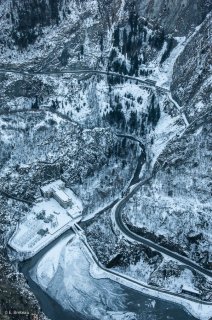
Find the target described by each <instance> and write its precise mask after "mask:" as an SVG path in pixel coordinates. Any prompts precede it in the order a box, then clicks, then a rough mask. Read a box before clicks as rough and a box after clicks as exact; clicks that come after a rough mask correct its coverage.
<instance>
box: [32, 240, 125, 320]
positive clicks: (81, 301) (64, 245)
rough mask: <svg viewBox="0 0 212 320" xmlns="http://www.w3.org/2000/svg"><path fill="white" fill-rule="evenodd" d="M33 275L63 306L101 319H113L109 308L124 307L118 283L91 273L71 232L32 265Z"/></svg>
mask: <svg viewBox="0 0 212 320" xmlns="http://www.w3.org/2000/svg"><path fill="white" fill-rule="evenodd" d="M32 278H33V279H34V280H35V281H36V282H37V283H38V284H39V285H40V286H41V287H42V288H43V289H44V290H46V291H47V292H48V293H49V294H50V295H51V296H52V297H53V298H54V299H56V300H57V301H58V302H59V303H60V304H61V305H62V306H63V308H64V309H71V310H73V309H74V310H76V311H78V312H80V313H82V314H84V315H85V316H86V315H87V316H93V317H95V318H97V319H104V320H109V319H116V318H114V317H111V315H110V312H111V311H114V312H118V311H120V310H124V309H125V307H124V302H125V296H124V294H123V291H122V289H121V287H120V285H119V284H114V283H111V281H110V280H107V279H100V280H98V279H93V278H92V277H91V276H90V274H89V262H88V261H87V259H86V256H85V254H84V251H82V249H81V242H80V240H79V239H78V237H74V238H73V236H70V237H68V238H66V239H64V240H63V241H61V242H59V243H58V244H57V245H56V246H54V247H53V248H52V249H51V250H49V252H48V253H47V254H46V255H44V257H43V258H42V260H41V261H39V262H38V264H37V266H36V268H34V271H33V272H32ZM122 319H124V318H122Z"/></svg>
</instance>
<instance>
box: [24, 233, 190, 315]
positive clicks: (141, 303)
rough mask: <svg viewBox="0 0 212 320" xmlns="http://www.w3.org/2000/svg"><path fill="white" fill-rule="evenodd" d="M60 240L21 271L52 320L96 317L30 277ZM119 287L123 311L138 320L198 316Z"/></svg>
mask: <svg viewBox="0 0 212 320" xmlns="http://www.w3.org/2000/svg"><path fill="white" fill-rule="evenodd" d="M72 233H73V232H72V231H70V230H68V231H67V232H66V233H65V234H64V235H62V236H61V237H60V238H59V239H63V238H64V237H67V236H70V235H71V234H72ZM59 239H57V240H55V241H54V242H53V243H51V244H50V245H49V246H47V247H46V248H44V249H43V250H42V251H41V252H39V253H38V254H37V255H36V256H34V257H33V258H31V259H29V260H27V261H25V262H22V263H21V264H20V270H21V271H22V272H23V273H24V275H25V277H26V278H27V280H28V284H29V286H30V288H31V290H32V292H33V293H34V294H35V296H36V297H37V299H38V301H39V303H40V306H41V308H42V310H43V312H44V313H45V314H46V316H47V317H49V318H50V319H51V320H95V318H94V317H87V316H86V317H85V316H83V315H82V314H79V313H78V312H75V311H67V310H64V309H63V308H62V307H61V305H60V304H58V303H57V302H56V301H55V300H54V299H52V298H51V297H50V296H49V295H48V294H47V293H46V292H44V291H43V290H42V289H41V288H40V287H39V286H38V285H37V284H36V283H35V282H34V281H33V280H32V279H31V277H30V273H29V271H30V270H31V269H33V267H34V266H35V265H36V263H37V262H38V261H39V260H40V259H41V258H42V256H43V255H44V254H45V253H46V252H48V250H49V249H51V248H52V247H53V246H54V245H55V243H56V242H58V240H59ZM70 276H71V274H70ZM99 281H101V280H99ZM109 281H111V284H114V286H115V285H117V284H116V283H115V282H113V281H112V280H109ZM120 286H121V288H122V290H123V292H124V294H125V297H126V300H125V308H124V310H120V311H123V312H134V313H136V314H137V319H139V320H196V318H194V317H193V316H191V315H190V314H188V313H187V312H186V310H184V309H183V308H182V307H181V306H180V305H178V304H175V303H171V302H167V301H163V300H160V299H156V298H151V296H147V295H145V294H142V293H140V292H138V291H136V290H133V289H130V288H128V287H125V286H123V285H120ZM99 320H101V319H99Z"/></svg>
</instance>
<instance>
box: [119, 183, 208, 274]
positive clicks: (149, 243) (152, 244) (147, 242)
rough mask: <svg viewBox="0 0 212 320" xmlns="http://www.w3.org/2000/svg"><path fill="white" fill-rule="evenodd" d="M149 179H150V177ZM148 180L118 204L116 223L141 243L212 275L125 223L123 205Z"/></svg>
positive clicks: (122, 230)
mask: <svg viewBox="0 0 212 320" xmlns="http://www.w3.org/2000/svg"><path fill="white" fill-rule="evenodd" d="M148 180H149V179H148ZM146 181H147V180H145V181H143V182H141V183H139V185H138V186H137V187H136V188H134V189H133V190H132V191H131V192H130V193H128V195H127V196H126V197H125V198H123V199H121V200H120V201H119V202H118V204H117V205H116V207H115V212H114V218H115V222H116V225H117V226H118V228H119V230H120V231H121V232H122V233H123V234H124V235H126V236H127V237H128V238H130V239H132V240H134V241H137V242H139V243H141V244H144V245H146V246H149V247H151V248H152V249H154V250H157V251H159V252H162V253H164V254H166V255H168V256H170V257H172V258H174V259H176V260H178V261H180V262H181V263H183V264H185V265H186V266H188V267H189V268H190V269H192V270H194V271H198V272H200V273H202V274H203V275H205V276H208V277H212V271H210V270H207V269H205V268H203V267H201V266H199V265H198V264H196V263H195V262H193V261H191V260H190V259H188V258H186V257H184V256H182V255H180V254H178V253H176V252H174V251H171V250H169V249H167V248H165V247H162V246H160V245H159V244H157V243H155V242H152V241H151V240H148V239H146V238H143V237H141V236H139V235H138V234H136V233H134V232H132V231H130V230H129V229H128V227H127V226H126V225H125V223H124V222H123V220H122V212H121V210H122V208H123V206H124V205H125V203H126V202H127V201H128V200H129V198H131V196H132V195H133V194H134V193H135V192H136V191H137V189H138V187H140V186H141V185H143V184H144V183H145V182H146Z"/></svg>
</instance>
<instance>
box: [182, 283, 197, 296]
mask: <svg viewBox="0 0 212 320" xmlns="http://www.w3.org/2000/svg"><path fill="white" fill-rule="evenodd" d="M182 290H185V291H188V292H192V293H195V294H199V293H200V292H199V290H196V289H195V288H193V287H191V286H189V285H188V284H184V285H183V287H182Z"/></svg>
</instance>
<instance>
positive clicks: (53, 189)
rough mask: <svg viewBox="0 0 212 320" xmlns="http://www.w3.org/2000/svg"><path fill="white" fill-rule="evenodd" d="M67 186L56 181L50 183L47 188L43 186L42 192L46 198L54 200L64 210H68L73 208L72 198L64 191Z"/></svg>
mask: <svg viewBox="0 0 212 320" xmlns="http://www.w3.org/2000/svg"><path fill="white" fill-rule="evenodd" d="M64 189H65V184H64V182H63V181H61V180H57V181H54V182H52V183H49V184H48V185H46V186H43V187H42V188H41V189H40V190H41V194H42V195H43V196H44V197H45V198H48V199H49V198H51V197H52V198H54V199H55V200H56V201H57V202H58V203H59V204H60V205H61V206H62V207H63V208H65V209H66V208H68V207H71V206H72V201H71V198H70V197H69V196H68V195H67V193H66V192H65V191H64Z"/></svg>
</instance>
